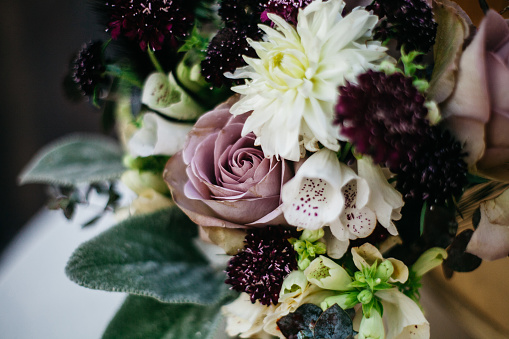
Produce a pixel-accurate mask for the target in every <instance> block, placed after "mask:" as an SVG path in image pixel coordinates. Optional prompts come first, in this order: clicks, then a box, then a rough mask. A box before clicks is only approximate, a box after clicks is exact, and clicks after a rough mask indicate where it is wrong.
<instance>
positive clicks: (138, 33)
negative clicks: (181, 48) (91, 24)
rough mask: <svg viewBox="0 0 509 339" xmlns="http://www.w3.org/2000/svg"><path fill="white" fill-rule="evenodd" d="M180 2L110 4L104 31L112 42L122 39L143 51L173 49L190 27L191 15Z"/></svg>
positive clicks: (141, 0)
mask: <svg viewBox="0 0 509 339" xmlns="http://www.w3.org/2000/svg"><path fill="white" fill-rule="evenodd" d="M188 4H189V2H188V1H187V2H186V1H184V0H158V1H154V0H110V1H108V2H107V3H106V6H107V7H108V8H109V9H110V10H111V18H110V22H109V24H108V31H110V33H111V37H112V38H113V39H117V38H118V37H119V36H121V35H123V36H125V37H127V38H129V39H131V40H135V41H137V42H138V43H139V45H140V48H141V49H142V50H146V49H147V47H150V48H152V49H153V50H160V49H161V48H162V47H163V43H165V42H169V44H170V46H172V47H173V48H175V47H177V45H178V41H177V39H181V38H184V37H186V36H187V35H188V33H189V31H190V30H191V28H192V27H193V24H194V22H193V21H194V14H193V11H192V9H191V7H190V6H189V5H188Z"/></svg>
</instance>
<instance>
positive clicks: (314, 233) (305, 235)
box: [299, 228, 325, 242]
mask: <svg viewBox="0 0 509 339" xmlns="http://www.w3.org/2000/svg"><path fill="white" fill-rule="evenodd" d="M324 235H325V232H324V230H323V228H320V229H318V230H308V229H305V230H304V232H302V235H301V236H300V238H299V239H300V240H307V241H309V242H315V241H317V240H319V239H321V238H323V236H324Z"/></svg>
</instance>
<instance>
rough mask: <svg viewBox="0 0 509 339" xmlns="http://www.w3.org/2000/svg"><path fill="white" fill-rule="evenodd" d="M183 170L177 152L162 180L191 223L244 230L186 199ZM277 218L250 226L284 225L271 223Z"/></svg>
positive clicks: (180, 156)
mask: <svg viewBox="0 0 509 339" xmlns="http://www.w3.org/2000/svg"><path fill="white" fill-rule="evenodd" d="M185 169H186V165H185V164H184V161H183V159H182V152H179V153H177V154H175V155H174V156H172V157H171V158H170V160H169V161H168V163H167V164H166V167H165V170H164V173H163V178H164V180H165V181H166V183H167V184H168V187H169V188H170V190H171V193H172V197H173V201H175V203H176V204H177V205H178V206H179V207H180V209H182V211H184V213H186V214H187V216H188V217H189V218H190V219H191V220H192V221H193V222H195V223H196V224H198V225H200V226H213V227H229V228H245V225H244V224H236V223H233V222H230V221H225V220H223V219H220V217H219V216H218V215H217V214H216V213H215V212H214V211H213V210H212V209H211V208H210V207H208V206H207V205H206V204H205V203H204V202H203V200H192V199H189V198H187V197H186V196H185V195H184V185H185V184H186V183H187V181H188V178H187V175H186V171H185ZM271 213H272V210H271ZM269 214H270V213H269ZM276 214H277V216H279V215H280V214H278V213H276ZM277 216H276V217H275V219H272V220H268V221H267V222H266V223H262V222H258V221H257V220H255V222H254V224H252V226H265V225H267V224H271V225H278V224H286V223H283V222H277V223H276V222H273V220H277V221H279V219H278V218H277Z"/></svg>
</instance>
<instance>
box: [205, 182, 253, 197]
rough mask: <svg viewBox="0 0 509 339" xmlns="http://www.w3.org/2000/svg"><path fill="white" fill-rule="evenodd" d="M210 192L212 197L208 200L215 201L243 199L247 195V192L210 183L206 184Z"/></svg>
mask: <svg viewBox="0 0 509 339" xmlns="http://www.w3.org/2000/svg"><path fill="white" fill-rule="evenodd" d="M205 184H206V185H207V186H208V188H209V190H210V196H209V197H208V199H215V198H221V199H234V200H236V199H242V198H243V197H244V195H245V192H243V191H239V190H236V189H235V188H233V189H230V188H226V187H222V186H218V185H213V184H209V183H205Z"/></svg>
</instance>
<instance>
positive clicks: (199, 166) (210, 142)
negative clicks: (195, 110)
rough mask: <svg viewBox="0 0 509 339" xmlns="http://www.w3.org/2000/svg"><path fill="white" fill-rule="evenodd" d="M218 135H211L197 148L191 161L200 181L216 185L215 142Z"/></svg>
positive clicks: (194, 172)
mask: <svg viewBox="0 0 509 339" xmlns="http://www.w3.org/2000/svg"><path fill="white" fill-rule="evenodd" d="M215 139H216V133H214V134H211V135H209V136H208V137H207V138H205V139H204V141H203V142H202V143H200V144H199V145H198V146H197V147H196V151H195V155H194V157H193V158H192V159H191V163H190V164H191V167H192V169H193V174H194V175H195V176H196V177H197V178H199V179H200V180H203V181H206V182H210V183H215V182H216V176H215V174H214V170H215V166H214V140H215ZM191 179H192V178H191Z"/></svg>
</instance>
